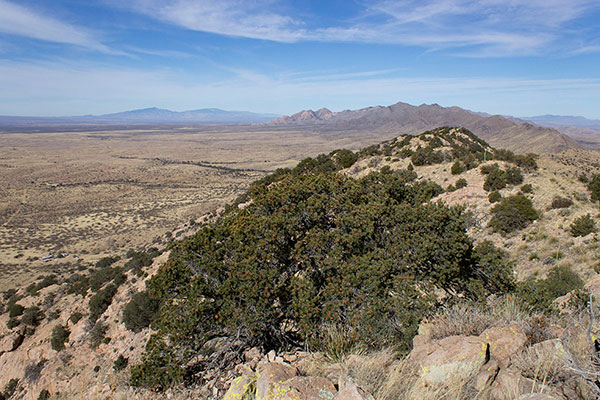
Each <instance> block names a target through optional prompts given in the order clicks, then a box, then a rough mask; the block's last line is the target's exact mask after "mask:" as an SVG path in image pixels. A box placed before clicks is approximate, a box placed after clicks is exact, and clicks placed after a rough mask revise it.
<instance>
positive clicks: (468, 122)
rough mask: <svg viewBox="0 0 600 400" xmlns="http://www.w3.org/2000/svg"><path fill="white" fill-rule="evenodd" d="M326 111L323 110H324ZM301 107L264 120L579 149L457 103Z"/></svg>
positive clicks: (557, 136)
mask: <svg viewBox="0 0 600 400" xmlns="http://www.w3.org/2000/svg"><path fill="white" fill-rule="evenodd" d="M325 110H326V109H325ZM320 112H321V110H319V111H317V112H315V111H312V110H302V111H300V112H298V113H296V114H293V115H291V116H283V117H280V118H277V119H275V120H273V121H270V122H268V123H267V124H268V125H274V126H295V127H300V126H302V127H310V128H313V129H318V130H321V131H323V132H328V131H369V132H379V133H390V134H392V133H393V134H410V135H414V134H418V133H420V132H423V131H425V130H430V129H434V128H437V127H440V126H455V127H458V126H460V127H464V128H466V129H469V130H470V131H472V132H473V133H475V134H477V135H479V136H481V137H482V138H483V139H484V140H486V141H488V142H489V143H490V144H491V145H493V146H494V147H503V148H507V149H510V150H513V151H516V152H523V150H524V149H526V151H527V152H548V153H557V152H560V151H563V150H567V149H570V148H581V147H582V145H581V144H579V143H578V142H577V141H575V140H574V139H572V138H570V137H568V136H567V135H564V134H562V133H560V132H559V131H558V130H556V129H553V128H546V127H540V126H536V125H533V124H532V123H531V122H528V121H523V120H520V119H518V118H514V117H505V116H501V115H489V114H485V113H476V112H473V111H469V110H466V109H463V108H460V107H457V106H452V107H442V106H440V105H439V104H430V105H428V104H421V105H419V106H413V105H410V104H407V103H403V102H398V103H395V104H392V105H390V106H373V107H366V108H361V109H358V110H344V111H340V112H331V111H329V110H327V111H326V112H325V111H324V112H322V113H321V114H319V113H320Z"/></svg>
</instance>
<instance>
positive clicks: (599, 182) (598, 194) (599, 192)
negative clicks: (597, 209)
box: [587, 174, 600, 202]
mask: <svg viewBox="0 0 600 400" xmlns="http://www.w3.org/2000/svg"><path fill="white" fill-rule="evenodd" d="M587 188H588V191H589V192H590V200H592V201H593V202H596V201H598V200H600V174H594V175H592V177H591V178H588V179H587Z"/></svg>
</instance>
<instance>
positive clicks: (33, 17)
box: [0, 0, 112, 53]
mask: <svg viewBox="0 0 600 400" xmlns="http://www.w3.org/2000/svg"><path fill="white" fill-rule="evenodd" d="M0 33H5V34H9V35H17V36H24V37H28V38H32V39H38V40H43V41H47V42H55V43H64V44H70V45H76V46H81V47H85V48H88V49H91V50H96V51H101V52H105V53H111V52H112V51H111V50H110V49H109V48H108V47H107V46H106V45H104V44H102V43H101V42H100V41H99V40H98V39H97V38H96V37H95V35H94V34H92V33H91V32H89V31H88V30H86V29H84V28H81V27H78V26H75V25H71V24H68V23H64V22H62V21H59V20H57V19H53V18H50V17H47V16H44V15H42V14H40V13H37V12H35V11H32V10H30V9H28V8H25V7H23V6H20V5H17V4H14V3H11V2H8V1H5V0H0Z"/></svg>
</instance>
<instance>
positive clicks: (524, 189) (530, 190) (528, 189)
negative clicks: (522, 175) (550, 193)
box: [521, 183, 533, 193]
mask: <svg viewBox="0 0 600 400" xmlns="http://www.w3.org/2000/svg"><path fill="white" fill-rule="evenodd" d="M521 192H522V193H533V186H532V185H531V183H526V184H524V185H523V186H521Z"/></svg>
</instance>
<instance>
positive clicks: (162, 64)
mask: <svg viewBox="0 0 600 400" xmlns="http://www.w3.org/2000/svg"><path fill="white" fill-rule="evenodd" d="M398 101H403V102H407V103H411V104H422V103H427V104H431V103H438V104H441V105H443V106H453V105H456V106H460V107H465V108H468V109H471V110H475V111H485V112H490V113H498V114H510V115H515V116H530V115H537V114H546V113H551V114H562V115H567V114H570V115H583V116H586V117H588V118H595V119H600V1H598V0H398V1H391V0H371V1H366V0H330V1H327V0H321V1H317V0H303V1H292V0H282V1H275V0H220V1H204V0H128V1H122V0H96V1H93V0H42V1H40V0H37V1H33V0H19V1H16V0H0V115H48V116H51V115H80V114H102V113H110V112H118V111H123V110H127V109H135V108H144V107H153V106H156V107H161V108H168V109H171V110H176V111H182V110H188V109H197V108H207V107H218V108H223V109H227V110H248V111H255V112H272V113H279V114H290V113H293V112H296V111H298V110H301V109H305V108H312V109H318V108H320V107H328V108H330V109H331V110H333V111H340V110H343V109H354V108H360V107H366V106H371V105H389V104H393V103H396V102H398Z"/></svg>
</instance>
